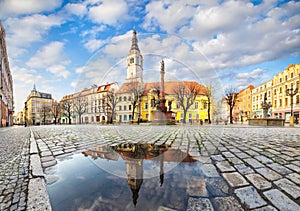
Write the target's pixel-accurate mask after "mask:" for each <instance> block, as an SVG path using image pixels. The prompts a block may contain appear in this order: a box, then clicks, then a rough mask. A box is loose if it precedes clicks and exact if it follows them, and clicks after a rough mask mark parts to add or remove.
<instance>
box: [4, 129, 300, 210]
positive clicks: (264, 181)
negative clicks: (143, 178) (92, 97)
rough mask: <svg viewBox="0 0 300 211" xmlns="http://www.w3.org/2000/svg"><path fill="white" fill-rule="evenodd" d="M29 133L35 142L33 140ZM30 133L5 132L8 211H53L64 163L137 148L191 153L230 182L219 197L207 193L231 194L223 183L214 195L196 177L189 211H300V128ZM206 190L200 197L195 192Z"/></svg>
mask: <svg viewBox="0 0 300 211" xmlns="http://www.w3.org/2000/svg"><path fill="white" fill-rule="evenodd" d="M30 129H31V130H32V134H31V136H34V138H33V137H31V138H30V133H31V131H30ZM30 129H29V128H16V127H13V128H8V129H7V128H4V129H2V128H1V129H0V133H1V138H0V146H1V148H0V150H1V151H0V153H1V170H0V188H1V189H0V190H1V191H0V193H1V195H0V206H1V207H0V208H1V210H24V209H26V208H28V209H29V210H30V209H31V210H38V202H41V201H43V202H44V204H43V205H41V206H42V207H43V210H46V209H51V208H50V207H49V206H50V205H49V198H48V196H47V194H46V191H45V190H46V184H45V183H44V181H45V180H44V179H47V175H49V172H50V173H51V171H52V170H51V169H53V168H55V167H57V166H59V163H60V162H62V161H61V160H64V159H67V158H69V157H70V156H76V155H77V154H82V153H83V152H90V154H89V155H88V156H90V157H92V156H98V155H97V150H95V149H97V147H99V146H100V147H103V146H112V147H116V146H119V145H120V144H137V143H139V144H150V145H155V146H162V145H164V144H165V145H168V147H169V148H170V149H175V150H180V151H181V152H184V153H187V154H188V155H189V156H191V157H192V158H193V159H196V160H197V161H199V162H200V163H201V172H202V173H203V174H204V175H205V176H206V177H209V176H215V177H220V178H222V181H225V184H226V186H225V187H228V191H227V192H228V194H227V195H218V196H216V197H213V198H212V197H208V196H207V195H205V190H207V192H208V194H209V193H210V192H211V190H219V189H220V188H221V186H222V187H223V189H224V183H223V182H220V185H221V186H220V187H218V184H217V183H216V182H214V184H215V185H216V187H215V189H212V188H211V187H212V186H211V182H210V181H209V180H207V179H202V180H201V178H198V177H197V176H195V175H193V177H191V179H190V181H189V182H188V184H189V187H187V189H186V191H187V198H186V202H185V203H186V209H187V210H300V141H299V140H300V128H297V127H295V128H290V127H283V128H273V127H270V128H266V127H248V126H240V125H233V126H232V125H228V126H220V125H219V126H196V125H188V126H185V127H182V126H149V125H135V126H133V125H118V126H93V125H81V126H75V125H72V126H40V127H31V128H30ZM29 146H30V147H29ZM29 148H30V149H29ZM93 149H94V151H93ZM89 150H90V151H89ZM91 150H92V151H91ZM29 155H30V156H29ZM29 157H30V159H29ZM29 160H30V163H29ZM29 166H30V167H29ZM52 182H53V181H52ZM50 183H51V182H50ZM53 184H55V181H54V183H53ZM144 184H145V183H144ZM48 186H49V181H48ZM28 187H29V188H28ZM36 189H38V190H36ZM199 190H202V191H200V195H199V194H198V193H197V194H196V195H195V194H194V193H193V192H195V191H196V192H199ZM201 194H202V195H201ZM203 194H204V195H203ZM45 195H46V196H45ZM50 199H51V198H50ZM173 204H176V202H174V203H173ZM176 207H177V209H178V210H181V209H183V208H180V205H178V206H175V205H174V206H173V205H172V203H170V204H168V206H160V207H159V208H158V210H176ZM184 209H185V208H184Z"/></svg>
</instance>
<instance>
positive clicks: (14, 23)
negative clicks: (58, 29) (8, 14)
mask: <svg viewBox="0 0 300 211" xmlns="http://www.w3.org/2000/svg"><path fill="white" fill-rule="evenodd" d="M62 23H63V20H62V19H61V18H60V17H58V16H55V15H49V16H46V15H39V14H35V15H32V16H26V17H23V18H8V19H7V20H6V21H5V25H6V26H7V28H6V33H7V36H6V39H7V45H8V46H9V48H8V51H9V55H10V56H12V57H16V56H18V55H20V54H22V53H24V52H26V50H25V49H26V48H27V47H28V46H30V44H31V43H33V42H38V41H42V40H43V36H45V35H46V34H47V32H48V30H49V29H50V28H52V27H54V26H60V25H61V24H62ZM25 47H26V48H25Z"/></svg>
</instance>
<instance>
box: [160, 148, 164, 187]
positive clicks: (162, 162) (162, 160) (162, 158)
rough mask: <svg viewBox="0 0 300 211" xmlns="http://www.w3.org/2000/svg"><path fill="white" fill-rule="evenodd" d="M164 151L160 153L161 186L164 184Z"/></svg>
mask: <svg viewBox="0 0 300 211" xmlns="http://www.w3.org/2000/svg"><path fill="white" fill-rule="evenodd" d="M163 153H164V152H162V154H161V155H160V160H159V162H160V165H159V167H160V172H159V179H160V187H161V186H162V185H163V184H164V175H165V173H164V154H163Z"/></svg>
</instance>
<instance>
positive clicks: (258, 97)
mask: <svg viewBox="0 0 300 211" xmlns="http://www.w3.org/2000/svg"><path fill="white" fill-rule="evenodd" d="M265 95H266V96H267V100H266V102H270V103H271V102H272V99H273V82H272V80H269V81H267V82H264V83H262V84H260V85H259V86H257V87H255V88H254V89H252V117H254V118H262V117H263V109H262V103H263V102H264V97H265ZM272 110H273V109H272V107H271V108H270V109H269V111H268V117H271V116H272Z"/></svg>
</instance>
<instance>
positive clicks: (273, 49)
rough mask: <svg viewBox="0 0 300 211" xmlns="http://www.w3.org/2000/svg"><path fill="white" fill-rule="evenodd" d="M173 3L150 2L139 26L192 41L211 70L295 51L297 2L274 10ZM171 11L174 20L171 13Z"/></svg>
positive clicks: (299, 44)
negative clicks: (178, 14) (164, 31)
mask: <svg viewBox="0 0 300 211" xmlns="http://www.w3.org/2000/svg"><path fill="white" fill-rule="evenodd" d="M178 2H179V1H176V2H174V1H169V0H164V1H160V2H158V1H152V2H150V3H149V4H148V5H147V7H146V8H147V9H146V12H147V15H146V18H145V21H144V23H143V27H144V28H146V29H148V30H152V29H157V28H160V29H163V30H166V31H167V32H168V33H174V32H175V33H176V32H178V34H179V35H180V36H182V37H183V38H184V39H186V40H190V41H192V45H193V47H195V48H196V49H198V50H199V51H201V52H203V54H204V56H206V57H207V58H208V59H209V60H210V61H211V63H212V65H213V66H214V67H215V68H217V69H230V68H235V67H241V66H248V65H254V64H258V63H261V62H265V61H273V60H277V59H280V58H284V57H286V56H290V55H298V54H299V53H300V50H299V49H300V36H299V32H300V30H299V28H300V24H299V23H300V16H299V13H298V12H297V11H299V10H300V2H294V1H290V2H288V3H283V4H281V5H280V7H277V6H276V1H264V2H262V3H261V4H258V5H253V4H252V3H249V2H247V1H206V2H202V1H201V2H198V4H196V2H195V1H194V2H192V3H190V4H188V3H186V1H184V2H180V4H179V3H178ZM191 5H192V6H191ZM177 11H180V14H181V16H180V17H178V16H177V15H175V14H176V12H177ZM191 11H194V12H191ZM162 14H163V15H162ZM173 14H174V15H173ZM184 52H185V50H184V48H183V49H182V50H179V49H177V54H178V56H179V57H180V55H179V54H184ZM183 56H184V55H183ZM183 56H181V57H183Z"/></svg>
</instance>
